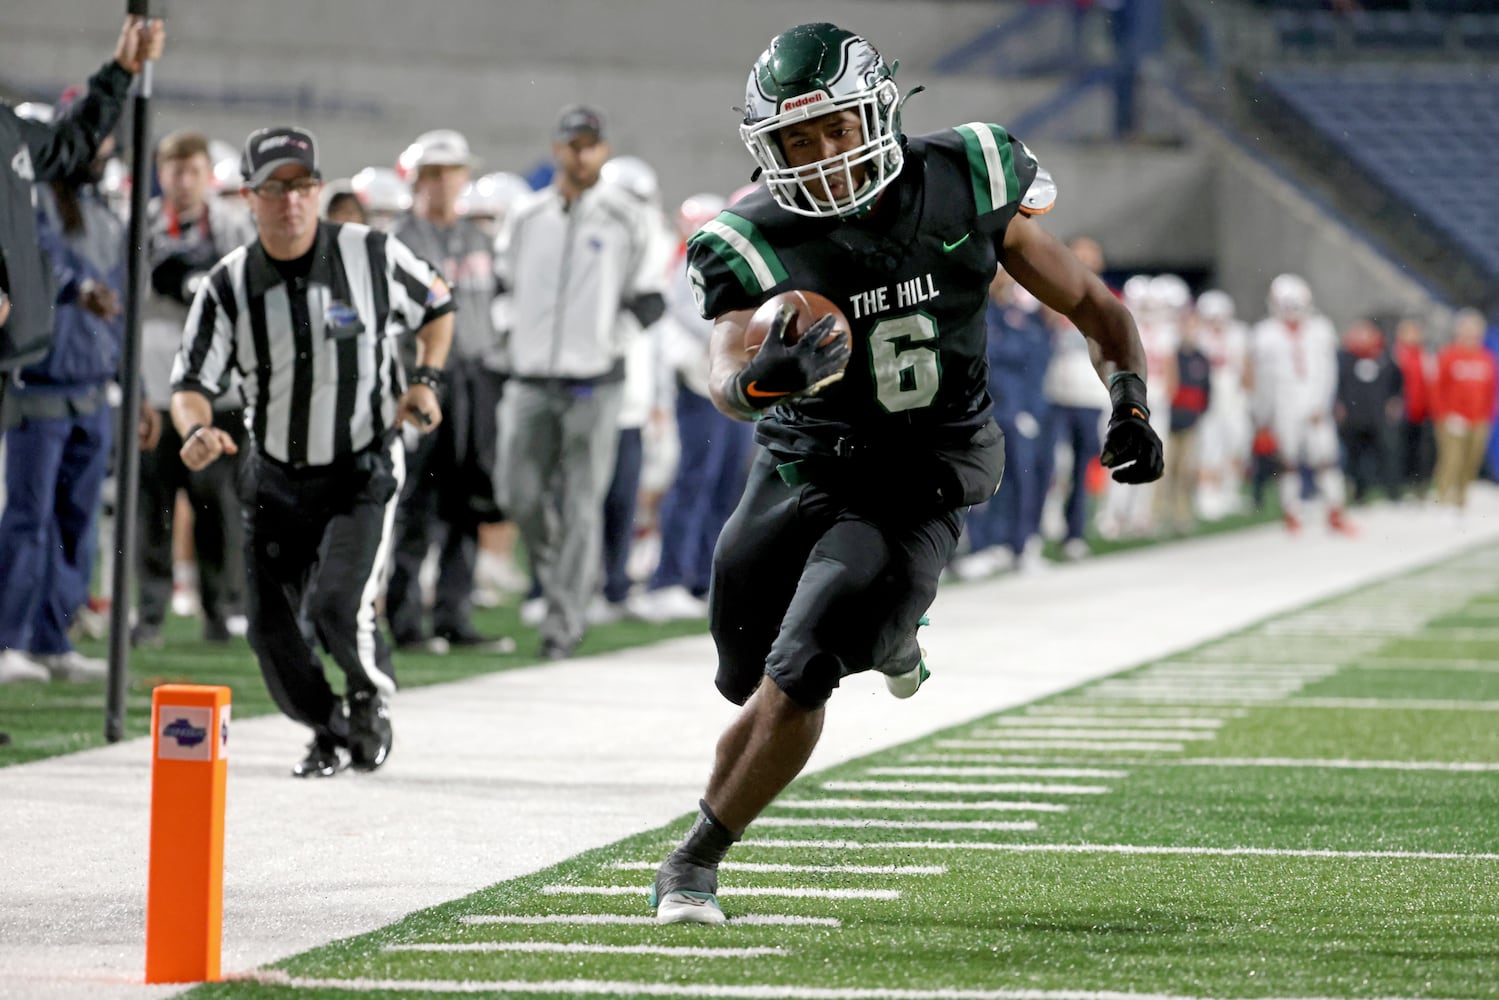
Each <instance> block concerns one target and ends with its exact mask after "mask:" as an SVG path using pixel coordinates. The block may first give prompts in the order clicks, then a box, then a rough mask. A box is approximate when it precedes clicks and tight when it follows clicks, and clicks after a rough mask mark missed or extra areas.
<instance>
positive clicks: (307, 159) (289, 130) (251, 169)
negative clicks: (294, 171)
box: [239, 126, 322, 188]
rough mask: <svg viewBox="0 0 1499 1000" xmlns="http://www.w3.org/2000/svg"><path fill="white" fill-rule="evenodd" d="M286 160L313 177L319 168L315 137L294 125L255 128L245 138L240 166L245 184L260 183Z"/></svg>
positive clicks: (319, 175) (249, 185)
mask: <svg viewBox="0 0 1499 1000" xmlns="http://www.w3.org/2000/svg"><path fill="white" fill-rule="evenodd" d="M288 163H295V164H297V165H298V166H302V167H306V168H307V172H308V173H310V174H311V175H312V176H313V177H321V176H322V175H321V174H320V173H319V172H318V161H317V140H316V139H315V138H313V135H312V133H311V132H309V131H307V130H306V129H304V128H297V127H295V126H277V127H274V128H262V129H256V130H255V131H254V132H251V133H250V137H249V138H248V139H246V140H245V151H244V154H243V155H242V156H241V157H240V164H239V170H240V173H242V174H243V175H244V177H245V186H246V187H252V188H253V187H259V186H260V185H261V184H263V183H265V180H266V178H267V177H270V176H271V174H273V173H275V172H276V171H277V170H279V169H280V168H281V167H284V166H286V165H287V164H288Z"/></svg>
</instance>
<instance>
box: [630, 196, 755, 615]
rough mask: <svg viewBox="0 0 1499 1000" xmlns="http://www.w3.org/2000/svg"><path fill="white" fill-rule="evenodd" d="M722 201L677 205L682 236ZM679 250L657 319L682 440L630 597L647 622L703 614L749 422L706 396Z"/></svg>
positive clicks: (704, 360)
mask: <svg viewBox="0 0 1499 1000" xmlns="http://www.w3.org/2000/svg"><path fill="white" fill-rule="evenodd" d="M724 207H725V202H724V199H723V198H720V197H719V196H718V195H714V194H697V195H693V196H692V197H691V198H688V199H687V200H686V201H684V202H683V203H682V206H681V209H680V210H679V211H678V213H677V228H678V232H679V233H680V234H681V236H682V239H683V240H684V241H685V240H686V239H687V238H688V237H690V236H691V235H692V234H693V233H695V232H697V230H698V229H699V228H701V227H702V226H703V225H704V224H705V223H707V222H708V221H710V220H711V219H713V218H714V217H715V216H716V215H718V213H719V212H720V211H721V210H722V209H723V208H724ZM685 252H686V244H685V242H684V243H683V244H682V246H681V247H679V248H678V251H677V256H676V258H675V259H674V261H673V265H672V267H671V270H670V274H671V277H670V281H669V284H668V286H667V293H666V299H667V306H668V314H667V317H666V319H664V320H663V321H662V325H663V327H664V330H663V332H662V338H663V350H664V352H665V354H666V357H667V369H668V371H670V372H671V373H672V375H673V376H674V381H675V383H676V428H677V438H678V441H679V442H680V451H679V453H678V456H677V471H676V477H675V478H674V479H673V480H672V484H671V488H670V489H668V490H667V492H666V497H665V499H664V500H662V502H661V512H660V524H661V557H660V559H659V560H658V561H657V563H656V570H655V572H654V573H653V574H652V575H651V580H650V586H649V589H648V590H647V591H646V593H645V594H642V595H639V596H638V597H637V598H635V599H633V600H632V604H633V607H634V611H635V614H636V615H637V616H638V617H641V618H644V619H646V620H647V621H668V620H672V619H679V618H698V617H701V616H702V615H704V614H705V613H706V604H705V599H706V598H707V595H708V580H709V577H710V575H711V573H712V569H713V546H714V545H715V544H716V543H717V541H718V534H719V532H720V531H722V530H723V526H724V522H725V521H727V520H728V518H729V514H731V513H732V512H733V510H734V505H735V504H736V503H737V502H738V501H739V495H740V494H741V493H743V492H744V483H745V478H746V476H747V474H748V469H749V456H750V451H751V450H752V448H753V446H754V425H753V424H751V423H747V422H745V421H741V420H734V419H732V418H731V417H727V416H724V415H723V414H722V413H720V412H718V409H717V408H716V407H715V406H714V405H713V401H712V399H710V398H709V395H708V343H709V339H710V338H711V336H712V334H713V323H712V321H710V320H705V319H703V318H702V317H701V316H700V315H699V314H698V310H697V302H696V300H695V298H694V297H693V294H692V283H691V281H690V280H689V279H688V277H687V270H686V267H685V266H684V264H683V260H684V256H685Z"/></svg>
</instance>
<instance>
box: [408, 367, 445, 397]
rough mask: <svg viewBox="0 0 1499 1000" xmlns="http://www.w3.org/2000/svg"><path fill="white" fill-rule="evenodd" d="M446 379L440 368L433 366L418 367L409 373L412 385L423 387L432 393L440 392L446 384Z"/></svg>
mask: <svg viewBox="0 0 1499 1000" xmlns="http://www.w3.org/2000/svg"><path fill="white" fill-rule="evenodd" d="M447 381H448V377H447V375H445V374H444V373H443V370H442V369H441V368H437V367H435V366H433V365H418V366H417V367H416V370H415V371H413V372H412V373H411V384H412V385H424V386H426V387H427V388H428V389H431V390H432V391H433V392H442V387H443V386H444V385H446V384H447Z"/></svg>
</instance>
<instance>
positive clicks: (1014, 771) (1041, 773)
mask: <svg viewBox="0 0 1499 1000" xmlns="http://www.w3.org/2000/svg"><path fill="white" fill-rule="evenodd" d="M864 773H865V774H882V775H888V776H900V775H906V776H909V777H913V778H915V777H928V778H932V777H963V776H967V777H971V778H1002V777H1016V776H1021V775H1031V776H1033V777H1041V778H1128V777H1129V772H1128V771H1119V770H1115V769H1113V768H1105V767H870V768H866V769H865V770H864Z"/></svg>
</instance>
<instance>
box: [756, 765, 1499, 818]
mask: <svg viewBox="0 0 1499 1000" xmlns="http://www.w3.org/2000/svg"><path fill="white" fill-rule="evenodd" d="M1079 759H1083V760H1086V759H1087V758H1078V757H1075V756H1071V757H1037V756H1034V755H1019V754H942V753H913V754H908V755H906V756H905V757H902V758H901V760H905V761H910V762H911V763H912V764H936V765H949V764H977V765H984V764H989V763H1024V764H1072V763H1076V762H1077V761H1078V760H1079ZM1102 759H1105V760H1107V761H1108V762H1109V763H1110V764H1122V765H1124V766H1126V767H1291V768H1295V767H1304V768H1319V767H1320V768H1333V769H1338V768H1345V769H1348V770H1355V771H1364V770H1367V771H1453V772H1459V773H1485V772H1489V771H1499V763H1473V762H1464V761H1440V760H1430V761H1404V760H1352V759H1346V760H1345V759H1325V758H1316V757H1306V758H1303V757H1115V756H1112V755H1111V756H1108V757H1106V758H1102ZM944 770H946V769H944ZM951 770H953V771H954V772H957V773H962V772H963V771H964V770H965V769H964V768H961V767H954V768H951ZM756 822H759V821H758V820H757V821H756Z"/></svg>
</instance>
